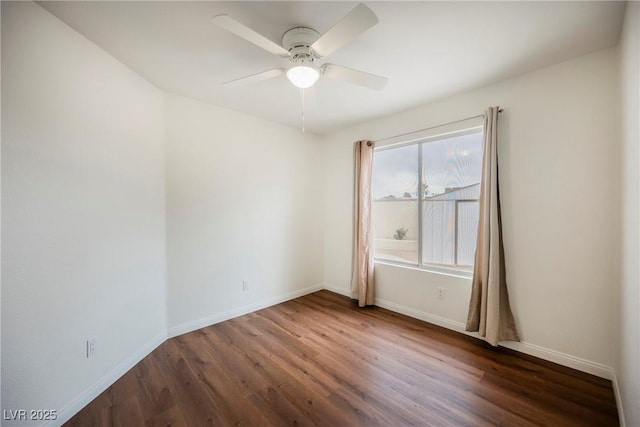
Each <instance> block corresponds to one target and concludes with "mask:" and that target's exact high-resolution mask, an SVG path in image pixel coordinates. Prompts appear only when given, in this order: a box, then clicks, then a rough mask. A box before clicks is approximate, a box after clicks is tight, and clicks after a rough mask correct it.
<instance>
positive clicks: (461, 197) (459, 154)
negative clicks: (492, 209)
mask: <svg viewBox="0 0 640 427" xmlns="http://www.w3.org/2000/svg"><path fill="white" fill-rule="evenodd" d="M481 173H482V132H475V133H471V134H467V135H460V136H454V137H450V138H445V139H440V140H436V141H430V142H426V143H423V145H422V186H423V191H422V194H421V195H422V197H423V216H422V263H423V264H443V265H458V266H472V265H473V262H474V260H473V258H474V254H475V248H476V237H475V235H476V233H477V224H478V207H477V200H478V198H479V196H480V178H481Z"/></svg>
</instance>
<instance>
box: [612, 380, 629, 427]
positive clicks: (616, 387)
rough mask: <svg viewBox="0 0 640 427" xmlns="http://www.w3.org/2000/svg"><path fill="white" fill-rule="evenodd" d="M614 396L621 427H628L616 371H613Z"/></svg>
mask: <svg viewBox="0 0 640 427" xmlns="http://www.w3.org/2000/svg"><path fill="white" fill-rule="evenodd" d="M611 382H612V383H613V395H614V396H615V397H616V406H617V408H618V420H619V421H620V427H626V426H627V422H626V421H625V419H624V408H623V406H622V394H621V393H620V385H619V384H618V376H617V375H616V371H615V369H614V370H613V379H612V380H611Z"/></svg>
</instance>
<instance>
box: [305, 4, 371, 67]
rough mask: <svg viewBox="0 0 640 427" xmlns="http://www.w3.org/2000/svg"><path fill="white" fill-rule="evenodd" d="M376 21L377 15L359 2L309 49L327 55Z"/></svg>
mask: <svg viewBox="0 0 640 427" xmlns="http://www.w3.org/2000/svg"><path fill="white" fill-rule="evenodd" d="M377 23H378V17H377V16H376V15H375V13H373V12H372V11H371V9H369V8H368V7H367V6H365V5H364V4H362V3H360V4H359V5H357V6H356V7H355V8H353V9H352V10H351V12H349V13H347V15H346V16H345V17H344V18H342V19H341V20H340V21H339V22H338V23H337V24H336V25H334V26H333V27H331V29H330V30H329V31H327V32H326V33H325V34H324V35H322V37H320V38H319V39H318V40H316V41H315V43H313V44H312V45H311V49H313V51H314V52H315V53H317V54H318V55H320V56H327V55H329V54H331V53H333V52H335V51H336V50H338V49H340V48H341V47H342V46H344V45H345V44H347V43H349V42H350V41H351V40H353V39H355V38H356V37H358V36H359V35H360V34H361V33H363V32H365V31H366V30H368V29H369V28H371V27H373V26H374V25H376V24H377Z"/></svg>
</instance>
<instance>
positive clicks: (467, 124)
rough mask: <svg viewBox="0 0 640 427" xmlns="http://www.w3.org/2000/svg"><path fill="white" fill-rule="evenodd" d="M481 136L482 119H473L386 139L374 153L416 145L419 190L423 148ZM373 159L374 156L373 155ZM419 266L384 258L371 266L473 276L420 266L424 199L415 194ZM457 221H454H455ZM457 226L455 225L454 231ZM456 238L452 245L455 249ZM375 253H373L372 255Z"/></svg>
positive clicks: (450, 268)
mask: <svg viewBox="0 0 640 427" xmlns="http://www.w3.org/2000/svg"><path fill="white" fill-rule="evenodd" d="M478 131H480V132H483V119H482V117H476V118H473V119H468V120H464V121H459V122H455V123H451V124H448V125H443V126H437V127H433V128H429V129H425V130H423V131H419V132H413V133H411V134H410V135H400V136H398V137H394V138H388V139H385V140H384V143H376V147H375V149H374V152H376V153H377V152H379V151H386V150H392V149H396V148H400V147H405V146H408V145H415V144H418V188H419V189H420V188H422V184H423V181H422V179H423V177H422V144H425V143H429V142H433V141H439V140H442V139H447V138H452V137H456V136H462V135H469V134H472V133H477V132H478ZM374 155H375V154H374ZM418 195H419V196H418V263H417V264H412V263H410V262H403V261H393V260H387V259H384V258H375V257H374V262H375V263H378V264H389V265H394V266H399V267H405V268H411V269H418V270H423V271H429V272H432V273H438V274H446V275H452V276H457V277H465V278H471V277H472V276H473V267H472V269H471V270H468V269H464V268H458V267H455V266H448V265H441V264H423V263H422V227H423V224H422V216H423V212H422V211H423V199H424V197H422V194H421V192H420V191H418ZM456 221H457V219H456ZM457 226H458V225H457V224H456V227H457ZM457 244H458V242H457V238H456V242H455V245H456V246H457ZM374 253H375V251H374Z"/></svg>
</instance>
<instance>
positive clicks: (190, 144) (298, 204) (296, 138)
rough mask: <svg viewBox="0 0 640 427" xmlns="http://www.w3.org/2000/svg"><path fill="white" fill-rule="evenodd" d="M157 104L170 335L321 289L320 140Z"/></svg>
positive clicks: (181, 103)
mask: <svg viewBox="0 0 640 427" xmlns="http://www.w3.org/2000/svg"><path fill="white" fill-rule="evenodd" d="M165 100H166V141H167V156H166V159H167V160H166V171H167V255H168V284H169V286H168V289H169V291H168V292H169V293H168V296H169V326H170V335H176V334H179V333H183V332H186V331H189V330H193V329H196V328H198V327H202V326H205V325H208V324H211V323H212V322H214V321H218V320H222V319H225V318H229V317H232V316H233V315H237V314H239V313H244V312H247V311H250V310H253V309H255V308H257V307H259V306H264V305H265V304H266V303H268V302H275V301H280V300H284V299H288V298H291V297H292V296H297V295H301V294H303V293H307V292H309V291H310V290H311V289H320V288H321V287H322V254H323V251H322V175H321V169H320V168H321V162H320V145H319V143H318V139H319V138H318V137H316V136H313V135H308V134H307V135H305V134H303V133H302V132H301V131H300V130H297V129H292V128H289V127H285V126H282V125H278V124H275V123H272V122H269V121H265V120H262V119H257V118H255V117H252V116H249V115H246V114H241V113H237V112H233V111H230V110H226V109H223V108H219V107H215V106H211V105H208V104H204V103H202V102H198V101H194V100H190V99H187V98H181V97H178V96H173V95H167V96H166V97H165ZM243 280H247V281H248V282H249V289H248V290H247V291H243V289H242V281H243Z"/></svg>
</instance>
